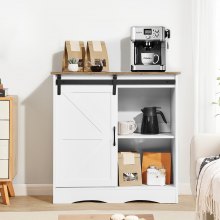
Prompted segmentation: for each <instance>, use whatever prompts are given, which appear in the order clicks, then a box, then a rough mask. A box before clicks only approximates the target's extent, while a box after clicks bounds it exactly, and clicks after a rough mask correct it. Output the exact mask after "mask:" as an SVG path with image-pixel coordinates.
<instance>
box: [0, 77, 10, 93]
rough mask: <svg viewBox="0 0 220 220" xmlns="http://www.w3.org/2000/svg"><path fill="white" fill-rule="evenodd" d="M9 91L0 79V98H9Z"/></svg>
mask: <svg viewBox="0 0 220 220" xmlns="http://www.w3.org/2000/svg"><path fill="white" fill-rule="evenodd" d="M7 93H8V89H5V88H4V86H3V84H2V81H1V79H0V97H5V96H7V95H8V94H7Z"/></svg>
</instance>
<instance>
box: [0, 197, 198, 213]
mask: <svg viewBox="0 0 220 220" xmlns="http://www.w3.org/2000/svg"><path fill="white" fill-rule="evenodd" d="M10 202H11V205H10V206H6V205H3V204H2V203H1V198H0V212H25V211H27V212H28V211H71V210H106V211H109V210H166V211H194V210H195V200H194V198H193V197H192V196H179V203H178V204H158V203H151V202H129V203H120V204H109V203H100V202H80V203H73V204H62V205H60V204H59V205H57V204H52V196H16V197H14V198H10Z"/></svg>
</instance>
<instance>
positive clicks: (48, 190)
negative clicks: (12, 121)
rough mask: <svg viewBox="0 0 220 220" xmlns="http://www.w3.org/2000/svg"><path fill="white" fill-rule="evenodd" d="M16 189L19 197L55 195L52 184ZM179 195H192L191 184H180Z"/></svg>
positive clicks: (18, 187) (16, 186)
mask: <svg viewBox="0 0 220 220" xmlns="http://www.w3.org/2000/svg"><path fill="white" fill-rule="evenodd" d="M14 189H15V194H16V195H17V196H27V195H32V196H37V195H52V194H53V185H52V184H14ZM179 195H192V193H191V189H190V184H189V183H180V184H179Z"/></svg>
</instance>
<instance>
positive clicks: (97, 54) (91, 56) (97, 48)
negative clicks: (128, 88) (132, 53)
mask: <svg viewBox="0 0 220 220" xmlns="http://www.w3.org/2000/svg"><path fill="white" fill-rule="evenodd" d="M100 63H101V64H102V65H103V69H102V71H104V72H108V71H109V60H108V53H107V49H106V45H105V42H104V41H88V42H87V50H86V58H85V65H84V71H91V69H90V67H91V66H92V65H99V64H100Z"/></svg>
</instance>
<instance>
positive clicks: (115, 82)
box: [112, 75, 117, 95]
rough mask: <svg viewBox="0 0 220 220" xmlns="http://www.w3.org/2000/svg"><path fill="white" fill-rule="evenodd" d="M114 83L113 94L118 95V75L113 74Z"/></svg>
mask: <svg viewBox="0 0 220 220" xmlns="http://www.w3.org/2000/svg"><path fill="white" fill-rule="evenodd" d="M112 85H113V92H112V93H113V95H116V86H117V75H113V80H112Z"/></svg>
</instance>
